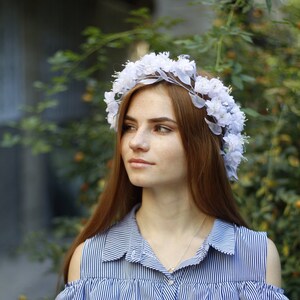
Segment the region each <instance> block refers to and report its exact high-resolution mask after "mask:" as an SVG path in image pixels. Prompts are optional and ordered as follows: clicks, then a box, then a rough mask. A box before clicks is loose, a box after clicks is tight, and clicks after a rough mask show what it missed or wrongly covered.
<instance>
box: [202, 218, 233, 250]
mask: <svg viewBox="0 0 300 300" xmlns="http://www.w3.org/2000/svg"><path fill="white" fill-rule="evenodd" d="M235 241H236V225H234V224H232V223H228V222H225V221H223V220H220V219H216V220H215V222H214V225H213V228H212V230H211V232H210V234H209V235H208V237H207V242H208V244H209V245H210V246H212V247H213V248H215V249H216V250H218V251H220V252H222V253H224V254H228V255H233V254H234V249H235Z"/></svg>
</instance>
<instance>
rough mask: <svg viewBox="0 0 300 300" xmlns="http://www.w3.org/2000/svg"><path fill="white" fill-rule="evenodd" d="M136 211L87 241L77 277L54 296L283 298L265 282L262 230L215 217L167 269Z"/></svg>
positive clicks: (91, 299)
mask: <svg viewBox="0 0 300 300" xmlns="http://www.w3.org/2000/svg"><path fill="white" fill-rule="evenodd" d="M135 210H136V208H135V209H133V210H132V211H131V213H129V214H128V215H127V217H125V218H124V219H123V220H122V221H121V222H119V223H118V224H116V225H114V226H112V227H111V228H110V229H108V230H107V231H106V232H105V233H102V234H98V235H96V236H94V237H92V238H90V239H88V240H87V241H86V242H85V244H84V248H83V253H82V259H81V271H80V272H81V274H80V279H79V280H76V281H73V282H70V283H68V284H67V285H66V286H65V289H64V290H63V291H62V292H61V293H60V294H59V295H58V296H57V298H56V300H71V299H72V300H100V299H101V300H102V299H103V300H110V299H111V300H115V299H123V300H127V299H128V300H129V299H130V300H137V299H141V300H144V299H155V300H158V299H160V300H175V299H176V300H186V299H190V300H196V299H206V300H209V299H210V300H212V299H213V300H224V299H225V300H226V299H230V300H235V299H244V300H250V299H251V300H252V299H253V300H254V299H255V300H264V299H266V300H267V299H268V300H272V299H274V300H275V299H276V300H287V298H286V297H285V296H284V295H283V290H282V289H280V288H278V287H275V286H272V285H268V284H267V283H266V282H265V274H266V256H267V237H266V234H265V233H262V232H255V231H251V230H249V229H247V228H244V227H238V226H236V225H234V224H229V223H227V222H224V221H222V220H218V219H217V220H215V222H214V226H213V228H212V230H211V232H210V234H209V235H208V237H207V238H206V240H205V241H204V243H203V244H202V246H201V247H200V248H199V250H198V251H197V253H196V255H195V256H194V257H193V258H191V259H189V260H186V261H184V262H182V263H181V264H180V265H179V267H177V269H176V270H175V271H174V272H173V273H169V272H168V271H167V270H166V269H165V268H164V267H163V266H162V264H161V263H160V262H159V260H158V259H157V258H156V256H155V254H154V253H153V251H152V249H151V247H150V246H149V244H148V243H147V242H146V241H145V240H144V239H143V237H142V236H141V234H140V232H139V230H138V226H137V223H136V219H135Z"/></svg>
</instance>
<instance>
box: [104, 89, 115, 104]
mask: <svg viewBox="0 0 300 300" xmlns="http://www.w3.org/2000/svg"><path fill="white" fill-rule="evenodd" d="M113 101H115V93H114V92H105V93H104V102H105V103H106V104H109V103H110V102H113Z"/></svg>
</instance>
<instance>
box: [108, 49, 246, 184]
mask: <svg viewBox="0 0 300 300" xmlns="http://www.w3.org/2000/svg"><path fill="white" fill-rule="evenodd" d="M114 77H115V78H116V79H115V81H114V82H113V87H112V90H111V91H110V92H106V93H105V99H104V101H105V102H106V104H107V109H106V111H107V112H108V115H107V121H108V123H109V124H110V125H111V128H114V129H116V127H117V118H118V111H119V105H120V103H121V102H122V97H123V95H124V94H126V93H127V92H128V91H129V90H131V89H132V88H133V87H135V86H136V85H137V84H138V83H142V84H145V85H150V84H154V83H156V82H159V81H163V80H164V81H167V82H170V83H172V84H176V85H179V86H181V87H182V88H184V89H186V90H187V91H188V92H189V95H190V96H191V101H192V102H193V104H194V105H195V107H197V108H199V109H201V108H203V107H204V108H205V109H206V112H207V115H208V116H211V117H212V119H213V122H211V121H209V120H207V119H205V121H206V123H207V125H208V127H209V128H210V130H211V131H212V133H213V134H215V135H222V140H223V145H222V150H221V155H222V156H223V158H224V162H225V167H226V171H227V175H228V177H229V179H236V180H237V179H238V178H237V168H238V166H239V164H240V162H241V160H242V159H244V157H243V152H244V144H245V141H246V136H245V135H243V134H242V130H243V128H244V124H245V114H244V113H243V112H242V111H241V110H240V107H239V106H238V105H237V104H236V103H235V101H234V99H233V97H232V96H231V95H230V89H229V88H228V87H226V86H224V85H223V83H222V82H221V81H220V80H219V79H217V78H212V79H208V78H207V77H203V76H199V75H197V70H196V64H195V62H194V61H191V60H189V56H187V55H180V56H178V58H177V60H173V59H170V58H169V53H168V52H163V53H158V54H155V53H150V54H146V55H145V56H143V57H142V58H141V59H140V60H138V61H136V62H130V61H128V62H127V63H126V64H125V67H124V69H123V70H122V71H121V72H117V73H116V74H115V75H114ZM204 98H205V99H208V98H209V100H205V99H204Z"/></svg>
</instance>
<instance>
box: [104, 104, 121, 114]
mask: <svg viewBox="0 0 300 300" xmlns="http://www.w3.org/2000/svg"><path fill="white" fill-rule="evenodd" d="M106 111H107V112H108V113H110V114H113V115H116V114H117V113H118V111H119V104H118V103H117V102H116V101H112V102H110V103H108V105H107V108H106Z"/></svg>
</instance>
